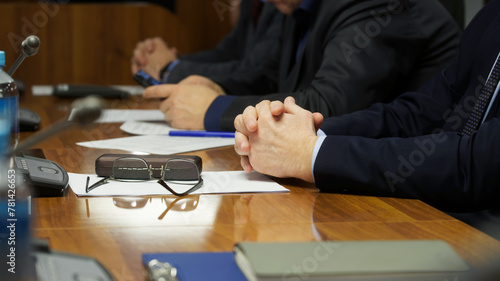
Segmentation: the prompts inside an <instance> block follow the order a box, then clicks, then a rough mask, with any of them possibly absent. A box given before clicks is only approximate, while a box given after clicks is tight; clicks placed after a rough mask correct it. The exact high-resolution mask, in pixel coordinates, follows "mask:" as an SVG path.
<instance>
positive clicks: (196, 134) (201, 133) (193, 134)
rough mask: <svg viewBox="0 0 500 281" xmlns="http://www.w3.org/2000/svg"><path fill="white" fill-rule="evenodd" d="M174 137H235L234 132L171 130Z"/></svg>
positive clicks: (170, 133) (170, 134)
mask: <svg viewBox="0 0 500 281" xmlns="http://www.w3.org/2000/svg"><path fill="white" fill-rule="evenodd" d="M168 135H169V136H172V137H213V138H234V132H212V131H170V132H169V133H168Z"/></svg>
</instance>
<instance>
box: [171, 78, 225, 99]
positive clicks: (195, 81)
mask: <svg viewBox="0 0 500 281" xmlns="http://www.w3.org/2000/svg"><path fill="white" fill-rule="evenodd" d="M179 84H182V85H201V86H205V87H208V88H210V89H212V90H214V91H216V92H217V93H218V94H219V95H225V94H226V93H225V92H224V90H223V89H222V87H221V86H220V85H219V84H217V83H215V82H214V81H212V80H210V79H208V78H206V77H204V76H200V75H190V76H188V77H186V78H184V79H183V80H182V81H180V82H179Z"/></svg>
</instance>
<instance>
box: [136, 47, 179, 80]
mask: <svg viewBox="0 0 500 281" xmlns="http://www.w3.org/2000/svg"><path fill="white" fill-rule="evenodd" d="M176 59H177V49H176V48H175V47H169V46H168V44H167V43H166V42H165V41H163V39H161V38H160V37H155V38H148V39H146V40H144V41H142V42H139V43H137V45H136V47H135V50H134V53H133V56H132V59H131V68H130V70H131V72H132V75H133V74H135V73H136V72H137V71H139V69H142V70H144V71H146V72H147V73H148V74H149V75H151V76H152V77H154V78H155V79H156V80H160V71H161V70H162V69H163V68H164V67H165V66H166V65H168V64H169V63H171V62H172V61H174V60H176Z"/></svg>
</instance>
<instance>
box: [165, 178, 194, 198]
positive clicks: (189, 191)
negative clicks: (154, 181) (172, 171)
mask: <svg viewBox="0 0 500 281" xmlns="http://www.w3.org/2000/svg"><path fill="white" fill-rule="evenodd" d="M158 183H159V184H161V186H163V187H165V188H166V189H167V190H168V191H170V192H171V193H172V194H173V195H175V196H186V195H188V194H190V193H191V192H194V191H196V190H198V189H199V188H200V187H201V186H202V185H203V178H201V177H200V180H199V181H198V183H197V184H196V185H195V186H193V187H191V188H190V189H188V190H187V191H185V192H182V193H177V192H175V191H174V190H173V189H172V188H170V186H168V184H167V183H166V182H165V181H164V180H158Z"/></svg>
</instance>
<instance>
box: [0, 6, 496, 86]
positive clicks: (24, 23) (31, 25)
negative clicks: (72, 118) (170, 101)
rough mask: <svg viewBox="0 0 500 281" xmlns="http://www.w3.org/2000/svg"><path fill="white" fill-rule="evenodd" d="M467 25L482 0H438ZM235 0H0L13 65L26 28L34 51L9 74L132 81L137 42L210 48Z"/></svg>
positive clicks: (44, 80)
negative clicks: (36, 46) (37, 42)
mask: <svg viewBox="0 0 500 281" xmlns="http://www.w3.org/2000/svg"><path fill="white" fill-rule="evenodd" d="M440 1H441V2H442V3H443V4H444V5H445V6H447V8H448V9H449V10H450V12H452V13H453V14H454V16H455V18H457V20H458V21H459V22H460V21H461V22H463V23H462V25H464V26H465V25H466V24H467V23H468V22H469V21H470V19H471V18H472V17H473V16H474V15H475V13H476V12H477V11H478V10H479V9H480V8H481V7H482V6H483V5H484V4H485V2H487V1H485V0H440ZM238 4H239V1H238V0H151V1H142V2H138V1H130V0H104V1H103V0H101V1H90V0H47V1H39V0H0V27H1V29H0V30H2V33H1V34H0V50H4V51H5V52H6V57H7V66H6V69H8V68H10V66H11V65H12V64H13V62H14V61H15V59H16V58H17V57H18V55H19V45H20V44H21V41H22V40H23V39H24V38H25V37H26V36H28V35H31V34H34V35H37V36H38V37H40V39H41V42H42V45H41V48H40V51H39V53H38V54H37V55H36V56H33V57H30V58H28V59H27V60H26V61H25V62H24V64H23V65H22V66H21V67H20V68H19V70H18V71H17V72H16V73H15V75H14V78H16V79H20V80H22V81H23V82H24V83H25V84H26V85H27V86H30V85H35V84H59V83H74V84H98V85H119V84H126V85H133V84H135V82H134V81H133V80H132V77H131V74H130V57H131V54H132V51H133V49H134V47H135V45H136V44H137V42H139V41H141V40H143V39H145V38H148V37H153V36H161V37H162V38H164V39H165V40H166V41H167V42H168V43H169V45H171V46H175V47H177V49H178V50H179V52H180V53H181V54H186V53H192V52H197V51H201V50H207V49H211V48H213V47H214V46H215V45H216V44H217V42H219V40H220V39H221V38H222V37H223V36H224V35H226V34H227V33H228V32H229V31H230V30H231V28H232V24H233V23H234V21H235V19H236V17H237V12H238V8H239V7H238Z"/></svg>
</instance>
